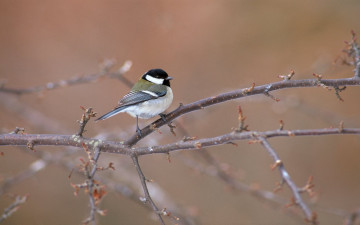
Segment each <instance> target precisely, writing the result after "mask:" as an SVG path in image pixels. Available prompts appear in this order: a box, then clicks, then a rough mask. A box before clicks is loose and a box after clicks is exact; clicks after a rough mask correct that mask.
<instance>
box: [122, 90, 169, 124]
mask: <svg viewBox="0 0 360 225" xmlns="http://www.w3.org/2000/svg"><path fill="white" fill-rule="evenodd" d="M172 100H173V93H172V90H171V88H169V87H167V93H166V95H165V96H163V97H160V98H158V99H153V100H149V101H146V102H143V103H141V104H139V105H136V106H130V107H128V108H126V109H124V110H123V112H127V113H129V114H130V115H131V116H133V117H136V116H138V117H139V118H141V119H149V118H152V117H154V116H157V115H159V114H160V113H162V112H164V111H165V110H166V109H167V108H169V106H170V105H171V103H172Z"/></svg>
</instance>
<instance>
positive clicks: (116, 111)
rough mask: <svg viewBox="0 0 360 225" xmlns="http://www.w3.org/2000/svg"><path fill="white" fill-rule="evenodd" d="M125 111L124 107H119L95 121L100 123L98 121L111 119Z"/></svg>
mask: <svg viewBox="0 0 360 225" xmlns="http://www.w3.org/2000/svg"><path fill="white" fill-rule="evenodd" d="M123 109H124V107H119V108H115V109H114V110H112V111H110V112H108V113H106V114H104V115H102V116H100V117H99V118H97V119H96V120H95V121H98V120H105V119H107V118H110V117H112V116H115V115H116V114H118V113H121V112H122V110H123Z"/></svg>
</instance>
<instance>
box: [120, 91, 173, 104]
mask: <svg viewBox="0 0 360 225" xmlns="http://www.w3.org/2000/svg"><path fill="white" fill-rule="evenodd" d="M164 95H166V90H165V91H159V92H154V91H131V92H129V93H128V94H127V95H125V96H124V97H123V98H122V99H120V101H119V105H118V106H117V107H116V108H118V107H123V106H131V105H136V104H139V103H141V102H145V101H148V100H151V99H157V98H159V97H162V96H164Z"/></svg>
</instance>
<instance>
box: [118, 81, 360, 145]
mask: <svg viewBox="0 0 360 225" xmlns="http://www.w3.org/2000/svg"><path fill="white" fill-rule="evenodd" d="M359 85H360V78H359V77H353V78H344V79H330V80H319V79H307V80H284V81H280V82H274V83H270V84H265V85H261V86H255V87H251V88H242V89H238V90H235V91H230V92H227V93H223V94H219V95H217V96H213V97H209V98H205V99H202V100H199V101H196V102H193V103H190V104H187V105H180V106H179V107H178V108H177V109H175V110H174V111H172V112H170V113H168V114H167V115H166V116H165V121H166V122H165V121H164V120H163V119H158V120H156V121H155V122H153V123H151V124H150V125H148V126H146V127H145V128H143V129H142V130H141V135H142V136H141V137H140V136H139V135H138V134H134V135H133V136H132V137H130V138H129V139H128V140H127V141H125V142H124V144H125V145H128V146H133V145H135V144H136V143H137V142H139V141H140V140H141V139H143V138H144V137H146V136H147V135H149V134H151V133H152V132H153V131H154V130H155V129H156V128H159V127H162V126H163V125H165V124H166V123H169V122H171V121H172V120H174V119H175V118H177V117H180V116H182V115H184V114H186V113H189V112H192V111H195V110H199V109H203V108H205V107H208V106H211V105H215V104H218V103H221V102H225V101H229V100H232V99H237V98H243V97H246V96H252V95H258V94H268V93H269V92H270V91H275V90H280V89H285V88H296V87H315V86H326V87H339V86H359Z"/></svg>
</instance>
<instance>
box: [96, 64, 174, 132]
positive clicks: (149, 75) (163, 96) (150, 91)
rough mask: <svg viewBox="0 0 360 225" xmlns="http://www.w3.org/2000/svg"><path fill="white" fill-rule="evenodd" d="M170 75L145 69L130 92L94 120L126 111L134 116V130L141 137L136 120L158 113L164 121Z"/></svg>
mask: <svg viewBox="0 0 360 225" xmlns="http://www.w3.org/2000/svg"><path fill="white" fill-rule="evenodd" d="M172 79H173V78H172V77H170V76H169V75H168V74H167V73H166V72H165V71H164V70H162V69H151V70H149V71H147V72H146V73H145V74H144V75H142V77H141V78H140V79H139V80H138V81H137V82H136V83H135V84H134V86H133V87H132V88H131V90H130V92H129V93H128V94H126V95H125V96H124V97H122V98H121V99H120V100H119V102H118V105H117V106H116V107H115V108H114V109H113V110H111V111H110V112H108V113H106V114H104V115H102V116H100V117H99V118H97V119H96V120H95V121H99V120H105V119H108V118H110V117H112V116H115V115H117V114H119V113H122V112H126V113H128V114H130V115H131V116H132V117H136V132H137V134H138V135H139V136H140V137H141V136H142V134H141V130H140V128H139V123H138V120H139V118H140V119H150V118H152V117H155V116H157V115H159V116H160V117H161V118H162V119H163V120H164V121H166V120H165V115H164V114H163V112H164V111H165V110H166V109H168V108H169V107H170V105H171V103H172V101H173V92H172V90H171V87H170V80H172Z"/></svg>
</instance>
